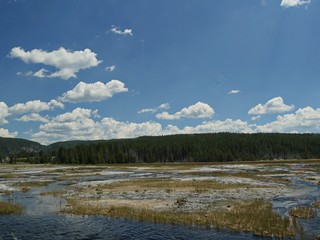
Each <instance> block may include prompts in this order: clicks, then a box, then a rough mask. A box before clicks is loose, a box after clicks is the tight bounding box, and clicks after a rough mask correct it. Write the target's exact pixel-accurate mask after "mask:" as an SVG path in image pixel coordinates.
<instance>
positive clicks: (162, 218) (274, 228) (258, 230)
mask: <svg viewBox="0 0 320 240" xmlns="http://www.w3.org/2000/svg"><path fill="white" fill-rule="evenodd" d="M64 211H65V212H68V213H73V214H85V215H101V214H102V215H106V216H110V217H117V218H128V219H133V220H139V221H148V222H153V223H165V224H186V225H192V226H193V225H197V226H207V227H218V228H227V229H232V230H235V231H245V232H251V233H254V234H257V235H261V236H277V237H290V236H294V231H295V229H294V226H292V225H290V221H289V219H288V218H284V217H281V216H280V215H279V214H277V213H274V212H273V211H272V205H271V203H268V202H264V201H260V200H256V201H250V202H234V203H233V204H229V205H227V206H226V207H225V208H224V209H222V210H215V211H214V210H211V211H205V212H193V213H189V212H181V211H169V210H167V211H155V210H151V209H145V208H132V207H127V206H126V207H122V206H121V207H115V206H109V205H90V204H88V203H79V202H77V201H75V200H72V201H69V208H67V209H64Z"/></svg>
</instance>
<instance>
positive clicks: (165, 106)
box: [138, 103, 170, 114]
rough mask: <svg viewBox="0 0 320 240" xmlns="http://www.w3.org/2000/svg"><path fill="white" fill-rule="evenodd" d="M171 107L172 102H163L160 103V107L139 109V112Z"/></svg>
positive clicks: (152, 111)
mask: <svg viewBox="0 0 320 240" xmlns="http://www.w3.org/2000/svg"><path fill="white" fill-rule="evenodd" d="M169 108H170V104H169V103H162V104H161V105H159V106H158V107H155V108H144V109H141V110H139V111H138V113H139V114H140V113H149V112H151V113H155V112H158V111H159V110H165V109H169Z"/></svg>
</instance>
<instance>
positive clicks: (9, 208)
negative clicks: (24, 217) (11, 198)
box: [0, 201, 23, 215]
mask: <svg viewBox="0 0 320 240" xmlns="http://www.w3.org/2000/svg"><path fill="white" fill-rule="evenodd" d="M22 212H23V206H22V205H20V204H18V203H12V202H3V201H0V214H1V215H2V214H21V213H22Z"/></svg>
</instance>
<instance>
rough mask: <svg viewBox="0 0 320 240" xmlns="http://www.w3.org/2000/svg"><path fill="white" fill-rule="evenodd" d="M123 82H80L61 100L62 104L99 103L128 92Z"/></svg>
mask: <svg viewBox="0 0 320 240" xmlns="http://www.w3.org/2000/svg"><path fill="white" fill-rule="evenodd" d="M127 91H128V88H125V85H124V83H123V82H120V81H119V80H111V81H110V82H108V83H102V82H96V83H84V82H79V83H78V84H77V85H76V86H75V88H74V89H72V90H70V91H68V92H66V93H64V94H63V95H62V97H60V98H59V100H60V101H62V102H71V103H79V102H99V101H103V100H105V99H108V98H111V97H112V96H113V95H115V94H117V93H121V92H127Z"/></svg>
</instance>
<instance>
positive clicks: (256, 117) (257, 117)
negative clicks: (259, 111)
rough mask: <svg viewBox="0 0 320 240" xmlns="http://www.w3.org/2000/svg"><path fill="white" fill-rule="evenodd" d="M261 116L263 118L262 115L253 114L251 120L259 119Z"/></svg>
mask: <svg viewBox="0 0 320 240" xmlns="http://www.w3.org/2000/svg"><path fill="white" fill-rule="evenodd" d="M260 118H261V116H260V115H258V116H253V117H252V118H251V120H252V121H257V120H259V119H260Z"/></svg>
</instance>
